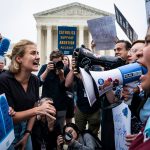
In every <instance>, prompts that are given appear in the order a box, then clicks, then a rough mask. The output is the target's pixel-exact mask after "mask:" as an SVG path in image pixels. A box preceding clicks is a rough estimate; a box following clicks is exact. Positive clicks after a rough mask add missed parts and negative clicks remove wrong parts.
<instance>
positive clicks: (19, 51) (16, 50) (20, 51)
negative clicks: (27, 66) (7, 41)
mask: <svg viewBox="0 0 150 150" xmlns="http://www.w3.org/2000/svg"><path fill="white" fill-rule="evenodd" d="M27 45H36V44H35V43H34V42H32V41H29V40H21V41H19V42H18V43H16V44H15V45H14V47H13V49H12V52H11V54H10V55H7V56H8V57H9V58H10V59H11V63H10V66H9V70H10V71H11V72H12V73H15V74H16V73H18V72H19V71H20V69H21V68H20V63H18V62H17V61H16V57H17V56H20V57H23V56H24V54H25V49H26V46H27Z"/></svg>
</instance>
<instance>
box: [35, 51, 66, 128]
mask: <svg viewBox="0 0 150 150" xmlns="http://www.w3.org/2000/svg"><path fill="white" fill-rule="evenodd" d="M62 59H63V54H62V53H61V52H60V51H58V50H57V51H52V52H51V54H50V62H49V63H48V64H45V65H43V66H42V67H41V69H40V71H39V73H38V77H39V79H40V85H42V87H43V88H42V98H43V97H48V98H52V99H53V102H54V107H55V108H56V111H57V114H56V124H59V125H60V127H61V130H62V129H63V126H64V121H65V117H66V89H65V84H64V83H65V74H67V73H66V72H65V71H64V69H63V67H64V65H63V62H62Z"/></svg>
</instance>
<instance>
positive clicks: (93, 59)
mask: <svg viewBox="0 0 150 150" xmlns="http://www.w3.org/2000/svg"><path fill="white" fill-rule="evenodd" d="M73 56H74V57H76V59H77V60H76V61H77V67H81V68H84V67H85V66H88V67H91V66H93V65H100V66H102V67H104V68H105V70H106V69H107V70H108V69H114V68H117V67H120V66H122V65H125V61H124V60H123V59H122V58H120V57H113V56H100V55H97V54H93V53H92V52H91V51H90V50H89V49H87V48H85V47H83V46H82V47H81V48H76V49H75V50H74V52H73Z"/></svg>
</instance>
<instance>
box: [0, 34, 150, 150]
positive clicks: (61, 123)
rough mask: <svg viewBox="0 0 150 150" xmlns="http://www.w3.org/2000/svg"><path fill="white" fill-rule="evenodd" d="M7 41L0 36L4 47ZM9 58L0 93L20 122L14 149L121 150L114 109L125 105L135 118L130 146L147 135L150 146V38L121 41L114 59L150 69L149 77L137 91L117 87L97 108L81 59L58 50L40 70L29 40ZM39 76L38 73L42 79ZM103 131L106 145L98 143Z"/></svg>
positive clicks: (0, 69) (1, 59)
mask: <svg viewBox="0 0 150 150" xmlns="http://www.w3.org/2000/svg"><path fill="white" fill-rule="evenodd" d="M2 39H3V37H2V36H0V42H1V41H2ZM94 45H95V43H94ZM91 48H92V49H93V48H94V47H93V45H91ZM7 57H9V58H10V60H11V62H10V64H9V67H8V69H7V70H5V69H4V66H5V64H6V60H5V56H0V94H3V93H4V94H5V96H6V98H7V101H8V104H9V111H8V112H9V115H10V116H11V117H12V118H13V123H14V133H15V139H14V141H13V143H12V144H11V145H10V147H9V148H8V149H9V150H25V149H26V150H32V149H33V150H44V149H45V150H63V147H64V144H65V145H68V150H77V149H78V150H101V149H102V150H115V141H114V122H113V115H112V107H108V106H110V104H113V103H116V102H117V101H120V100H122V101H124V102H125V103H126V104H128V106H129V108H130V110H131V114H132V117H131V134H129V135H126V145H127V146H128V147H129V149H131V150H134V149H137V150H138V142H137V139H138V138H139V136H140V135H141V134H142V135H143V137H142V138H143V141H142V142H141V143H139V144H143V143H144V141H147V142H148V143H150V142H149V138H150V134H149V132H148V131H149V130H150V127H149V116H150V109H149V103H150V102H149V88H150V59H149V57H150V35H146V37H145V40H137V41H135V42H133V43H130V42H129V41H126V40H119V41H117V42H116V44H115V47H114V57H121V58H122V59H123V60H124V61H125V62H126V64H129V63H134V62H138V63H140V64H141V65H143V66H145V67H146V68H147V70H148V73H147V74H146V75H142V76H141V78H140V81H139V84H138V85H137V87H135V88H133V89H132V90H133V91H132V92H131V91H130V90H129V88H128V86H126V85H125V86H119V87H116V88H115V89H113V90H110V91H107V92H106V93H105V94H104V95H102V96H101V97H100V98H99V99H97V100H96V102H95V103H94V104H93V105H92V106H90V104H89V101H88V97H87V94H86V91H85V88H84V84H83V80H82V76H81V73H80V71H79V69H78V68H77V67H78V66H77V59H76V58H74V57H72V58H71V59H70V58H69V57H68V56H65V55H63V53H62V52H61V51H59V50H53V51H52V52H51V54H50V56H49V62H48V63H47V64H43V65H42V66H41V68H40V70H38V67H39V62H40V57H39V52H38V50H37V46H36V44H35V43H34V42H32V41H29V40H21V41H19V42H18V43H16V44H15V45H14V47H13V49H12V51H11V54H7ZM96 67H99V69H96V70H105V69H104V68H103V67H101V66H97V65H96ZM91 70H94V67H92V68H91ZM34 71H36V72H37V71H38V74H37V76H36V75H35V74H33V73H32V72H34ZM89 86H90V85H89ZM40 87H42V92H41V94H39V93H40V92H39V88H40ZM103 108H107V109H103ZM73 118H74V121H75V122H74V123H73ZM145 125H146V126H145ZM100 127H101V129H100ZM142 128H143V130H141V129H142ZM86 129H88V132H85V131H86ZM144 129H145V130H144ZM148 129H149V130H148ZM99 132H100V133H101V136H100V137H101V141H99V140H98V139H97V138H98V134H99ZM139 133H140V134H139Z"/></svg>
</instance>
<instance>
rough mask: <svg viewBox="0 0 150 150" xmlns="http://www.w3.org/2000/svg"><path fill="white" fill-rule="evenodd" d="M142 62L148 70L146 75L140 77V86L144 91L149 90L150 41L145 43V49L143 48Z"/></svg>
mask: <svg viewBox="0 0 150 150" xmlns="http://www.w3.org/2000/svg"><path fill="white" fill-rule="evenodd" d="M143 60H144V62H145V66H146V67H147V69H148V73H147V74H145V75H142V76H141V78H140V80H141V86H142V88H143V89H144V90H149V89H150V41H149V42H146V43H145V47H144V48H143Z"/></svg>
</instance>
